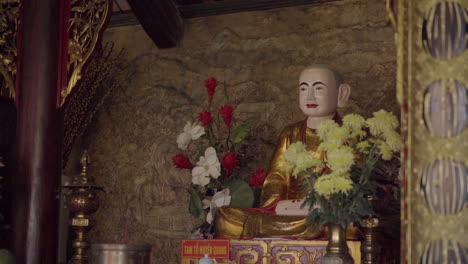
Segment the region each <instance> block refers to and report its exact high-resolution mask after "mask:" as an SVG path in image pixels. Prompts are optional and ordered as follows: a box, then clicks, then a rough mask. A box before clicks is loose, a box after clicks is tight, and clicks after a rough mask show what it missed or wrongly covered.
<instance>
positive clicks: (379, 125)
mask: <svg viewBox="0 0 468 264" xmlns="http://www.w3.org/2000/svg"><path fill="white" fill-rule="evenodd" d="M366 124H367V126H368V127H369V130H370V132H371V134H372V135H374V136H376V137H379V136H382V135H383V134H384V133H385V132H388V131H391V130H394V129H395V128H397V127H398V118H397V117H396V116H394V115H393V114H392V113H389V112H387V111H385V110H379V111H378V112H375V113H374V117H372V118H369V119H367V121H366Z"/></svg>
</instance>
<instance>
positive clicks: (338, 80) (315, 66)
mask: <svg viewBox="0 0 468 264" xmlns="http://www.w3.org/2000/svg"><path fill="white" fill-rule="evenodd" d="M312 69H324V70H329V71H330V72H332V73H333V76H334V77H335V82H336V87H339V86H340V84H341V80H342V79H341V74H340V73H339V72H337V71H336V70H335V69H333V68H332V67H331V66H330V65H328V64H312V65H310V66H307V67H306V68H305V69H304V70H303V71H306V70H312Z"/></svg>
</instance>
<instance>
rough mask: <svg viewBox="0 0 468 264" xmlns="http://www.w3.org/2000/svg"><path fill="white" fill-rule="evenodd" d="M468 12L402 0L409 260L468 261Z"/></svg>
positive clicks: (432, 0)
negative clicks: (467, 233)
mask: <svg viewBox="0 0 468 264" xmlns="http://www.w3.org/2000/svg"><path fill="white" fill-rule="evenodd" d="M467 10H468V1H466V0H451V1H441V0H406V1H398V8H397V12H396V15H395V17H396V21H397V23H396V24H397V32H398V33H397V35H398V36H397V45H398V82H397V85H398V99H399V102H400V104H401V106H402V128H403V131H402V132H403V133H402V134H403V136H404V142H405V146H404V150H403V153H402V157H403V168H404V171H403V175H402V184H403V186H402V188H403V189H402V245H401V248H402V254H401V262H402V263H423V264H426V263H428V264H429V263H468V252H467V248H468V236H467V235H466V232H467V231H468V221H467V219H468V210H467V209H466V208H467V197H468V167H467V166H468V129H467V125H468V97H467V96H468V75H467V73H468V63H467V62H468V51H467V23H468V11H467Z"/></svg>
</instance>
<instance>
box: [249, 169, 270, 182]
mask: <svg viewBox="0 0 468 264" xmlns="http://www.w3.org/2000/svg"><path fill="white" fill-rule="evenodd" d="M266 176H267V175H266V172H265V170H264V169H256V170H255V172H254V173H253V174H252V176H250V182H249V184H250V185H251V186H262V185H263V183H264V182H265V179H266Z"/></svg>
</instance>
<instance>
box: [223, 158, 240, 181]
mask: <svg viewBox="0 0 468 264" xmlns="http://www.w3.org/2000/svg"><path fill="white" fill-rule="evenodd" d="M221 164H223V167H224V169H225V170H226V177H227V178H228V179H229V176H230V175H231V170H232V169H234V168H235V167H237V165H238V164H239V160H238V159H237V155H236V154H235V153H232V152H228V153H226V154H224V156H223V157H222V158H221Z"/></svg>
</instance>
